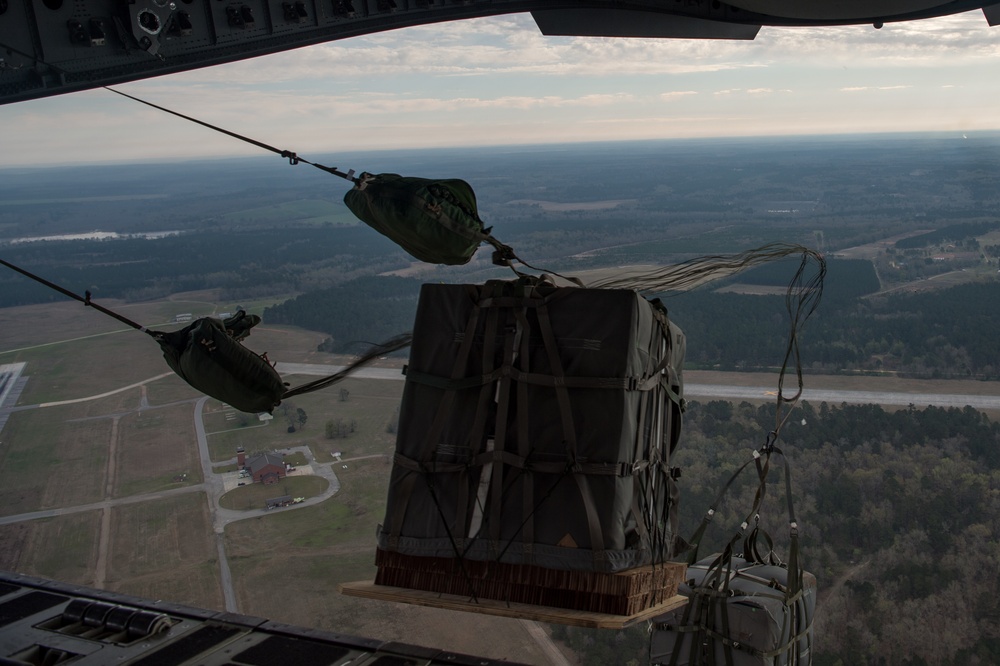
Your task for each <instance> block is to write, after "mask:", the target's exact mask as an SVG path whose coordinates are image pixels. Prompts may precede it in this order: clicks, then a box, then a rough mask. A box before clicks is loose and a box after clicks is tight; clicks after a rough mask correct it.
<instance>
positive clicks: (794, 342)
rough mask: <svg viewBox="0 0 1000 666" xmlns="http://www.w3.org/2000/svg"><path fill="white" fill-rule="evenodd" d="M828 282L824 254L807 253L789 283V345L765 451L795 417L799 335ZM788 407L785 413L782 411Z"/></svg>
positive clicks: (799, 380) (798, 392)
mask: <svg viewBox="0 0 1000 666" xmlns="http://www.w3.org/2000/svg"><path fill="white" fill-rule="evenodd" d="M810 258H811V259H814V260H815V261H816V264H817V269H816V272H815V273H814V274H812V276H811V277H810V278H809V279H808V280H807V279H806V277H805V275H806V268H807V266H808V264H809V259H810ZM825 279H826V260H825V259H824V258H823V256H822V255H821V254H819V253H818V252H815V251H814V250H806V249H804V250H803V252H802V260H801V261H800V262H799V268H798V270H797V271H796V272H795V275H794V276H793V277H792V279H791V281H790V282H789V283H788V290H787V291H786V292H785V309H786V310H787V311H788V316H789V320H790V323H789V331H788V345H787V346H786V347H785V357H784V359H783V360H782V362H781V372H780V373H779V374H778V395H777V398H776V405H775V414H774V430H773V431H771V435H770V436H769V437H768V442H766V443H765V447H770V448H773V446H774V442H775V441H776V440H777V439H778V434H779V433H780V432H781V428H782V426H784V425H785V422H786V421H787V420H788V417H789V416H790V415H791V413H792V408H794V407H795V405H796V403H798V401H799V398H800V397H802V359H801V356H800V354H799V337H798V336H799V332H800V331H801V330H802V327H803V326H804V325H805V323H806V320H807V319H809V317H810V316H811V315H812V313H813V312H815V311H816V307H817V306H818V305H819V301H820V298H822V296H823V281H824V280H825ZM789 361H792V362H794V364H795V379H796V391H795V393H794V395H791V396H786V395H785V393H784V385H785V375H786V373H787V371H788V364H789ZM783 407H787V409H785V410H784V413H782V408H783Z"/></svg>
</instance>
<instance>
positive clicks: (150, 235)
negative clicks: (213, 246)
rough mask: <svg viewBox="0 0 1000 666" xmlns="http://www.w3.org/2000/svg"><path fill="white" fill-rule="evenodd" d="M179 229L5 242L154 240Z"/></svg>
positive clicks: (19, 239)
mask: <svg viewBox="0 0 1000 666" xmlns="http://www.w3.org/2000/svg"><path fill="white" fill-rule="evenodd" d="M180 233H181V232H180V231H148V232H143V233H135V234H120V233H118V232H117V231H88V232H87V233H82V234H58V235H56V236H27V237H24V238H11V239H9V240H8V241H6V242H7V243H9V244H11V245H17V244H18V243H35V242H38V241H66V240H118V239H121V238H144V239H146V240H156V239H157V238H166V237H167V236H176V235H178V234H180Z"/></svg>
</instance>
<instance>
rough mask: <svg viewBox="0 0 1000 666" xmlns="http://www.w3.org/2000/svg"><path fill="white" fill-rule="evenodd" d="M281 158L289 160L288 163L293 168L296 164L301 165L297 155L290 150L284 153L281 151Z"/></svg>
mask: <svg viewBox="0 0 1000 666" xmlns="http://www.w3.org/2000/svg"><path fill="white" fill-rule="evenodd" d="M281 156H282V157H287V158H288V163H289V164H291V165H292V166H295V165H296V164H298V163H299V156H298V155H296V154H295V153H293V152H292V151H290V150H283V151H281Z"/></svg>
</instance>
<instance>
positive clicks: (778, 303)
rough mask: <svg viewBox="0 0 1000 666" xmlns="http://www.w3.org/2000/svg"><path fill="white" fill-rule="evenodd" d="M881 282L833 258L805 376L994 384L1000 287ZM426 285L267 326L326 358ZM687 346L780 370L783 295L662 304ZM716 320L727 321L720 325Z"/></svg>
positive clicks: (694, 356)
mask: <svg viewBox="0 0 1000 666" xmlns="http://www.w3.org/2000/svg"><path fill="white" fill-rule="evenodd" d="M794 269H795V267H794V265H792V264H788V263H787V262H784V263H780V264H775V265H774V266H773V267H772V266H766V267H764V268H762V269H759V270H755V271H753V272H750V273H748V275H747V276H744V277H742V278H740V279H741V282H745V283H753V284H764V285H781V284H785V283H787V281H788V279H789V278H790V276H791V275H792V274H793V273H794ZM877 288H878V280H877V278H876V277H875V274H874V272H873V270H872V265H871V263H870V262H866V261H859V260H836V259H833V260H830V261H829V272H828V275H827V281H826V290H825V292H824V295H823V299H822V301H821V303H820V307H819V309H818V310H817V313H816V315H815V316H814V317H813V318H812V319H810V320H809V322H808V323H807V324H806V326H805V329H804V332H803V333H802V337H801V339H800V342H801V344H802V350H803V351H802V354H803V364H804V367H805V368H806V370H807V371H811V372H822V373H827V374H836V373H878V372H886V371H891V372H896V373H901V374H904V375H909V376H913V377H935V378H940V377H961V378H970V377H972V378H977V379H994V378H997V377H998V376H1000V346H998V345H996V343H995V338H994V337H993V331H996V330H998V327H1000V311H998V310H997V308H984V307H983V303H991V302H1000V284H998V283H996V282H992V283H974V284H965V285H958V286H955V287H952V288H950V289H944V290H940V291H929V292H919V293H913V294H903V293H900V294H890V295H884V296H872V295H871V293H872V292H874V291H875V290H876V289H877ZM419 289H420V281H419V280H415V279H406V278H398V277H365V278H359V279H356V280H353V281H350V282H347V283H344V284H342V285H340V286H337V287H332V288H329V289H323V290H319V291H316V292H309V293H306V294H302V295H300V296H298V297H296V298H294V299H290V300H288V301H286V302H284V303H282V304H280V305H276V306H274V307H271V308H268V309H267V310H265V312H264V317H265V319H266V320H267V321H270V322H272V323H280V324H294V325H297V326H303V327H305V328H309V329H312V330H318V331H322V332H324V333H326V334H328V335H329V336H330V339H329V340H327V342H326V343H324V349H325V350H327V351H342V350H345V348H342V345H343V343H345V342H349V341H353V340H359V339H361V340H372V341H377V340H383V339H387V338H389V337H391V336H393V335H395V334H397V333H399V332H401V331H405V330H409V328H410V327H411V325H412V322H413V316H414V313H415V311H416V303H417V294H418V292H419ZM664 302H665V303H666V305H667V307H668V310H669V312H670V316H671V317H672V318H673V320H674V321H675V323H677V324H678V325H679V326H680V327H681V328H682V329H683V330H684V333H685V335H686V336H687V339H688V350H687V366H688V367H690V368H695V369H714V370H770V369H772V368H774V367H775V365H777V364H779V363H780V362H781V359H782V356H783V353H784V346H785V344H786V339H787V334H788V315H787V313H786V310H785V304H784V297H783V296H777V295H773V296H768V295H762V296H755V295H747V294H740V293H729V292H724V293H723V292H718V291H706V290H699V291H695V292H691V293H684V294H679V295H675V296H666V297H665V298H664ZM719 322H725V325H724V326H720V325H719Z"/></svg>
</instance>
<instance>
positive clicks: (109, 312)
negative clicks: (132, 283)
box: [0, 259, 158, 338]
mask: <svg viewBox="0 0 1000 666" xmlns="http://www.w3.org/2000/svg"><path fill="white" fill-rule="evenodd" d="M0 264H3V265H4V266H6V267H7V268H10V269H12V270H15V271H17V272H18V273H20V274H21V275H23V276H25V277H28V278H31V279H32V280H34V281H35V282H39V283H41V284H43V285H45V286H46V287H48V288H49V289H52V290H55V291H58V292H59V293H60V294H63V295H64V296H69V297H70V298H72V299H75V300H78V301H80V302H81V303H83V304H84V305H85V306H87V307H91V308H94V309H95V310H97V311H98V312H102V313H104V314H106V315H108V316H109V317H113V318H115V319H117V320H118V321H120V322H122V323H123V324H127V325H129V326H131V327H132V328H134V329H136V330H138V331H142V332H143V333H145V334H147V335H149V336H151V337H153V338H156V337H158V334H157V333H156V332H154V331H150V330H149V329H147V328H146V327H145V326H143V325H142V324H137V323H136V322H134V321H132V320H131V319H129V318H128V317H125V316H123V315H120V314H118V313H117V312H114V311H112V310H109V309H107V308H106V307H104V306H101V305H98V304H97V303H94V302H93V301H91V300H90V292H89V291H85V292H84V294H85V295H84V296H80V295H79V294H74V293H73V292H72V291H70V290H68V289H65V288H63V287H60V286H59V285H57V284H55V283H53V282H49V281H48V280H46V279H45V278H41V277H39V276H37V275H35V274H34V273H31V272H29V271H26V270H24V269H23V268H20V267H18V266H15V265H14V264H12V263H9V262H6V261H4V260H3V259H0Z"/></svg>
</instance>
